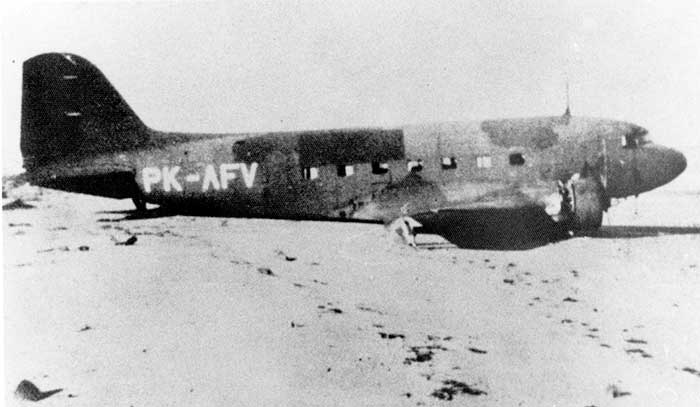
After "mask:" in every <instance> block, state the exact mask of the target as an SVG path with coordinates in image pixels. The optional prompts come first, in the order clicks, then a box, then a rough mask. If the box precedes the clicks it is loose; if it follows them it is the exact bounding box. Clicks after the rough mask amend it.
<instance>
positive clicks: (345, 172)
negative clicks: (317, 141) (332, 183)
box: [338, 165, 355, 177]
mask: <svg viewBox="0 0 700 407" xmlns="http://www.w3.org/2000/svg"><path fill="white" fill-rule="evenodd" d="M354 173H355V169H354V168H353V166H352V165H339V166H338V176H339V177H349V176H351V175H352V174H354Z"/></svg>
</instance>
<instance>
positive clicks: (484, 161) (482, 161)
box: [476, 155, 491, 168]
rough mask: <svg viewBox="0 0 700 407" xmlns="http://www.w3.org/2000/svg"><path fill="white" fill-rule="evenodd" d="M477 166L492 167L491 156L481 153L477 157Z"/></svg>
mask: <svg viewBox="0 0 700 407" xmlns="http://www.w3.org/2000/svg"><path fill="white" fill-rule="evenodd" d="M476 166H477V167H479V168H491V156H489V155H480V156H478V157H476Z"/></svg>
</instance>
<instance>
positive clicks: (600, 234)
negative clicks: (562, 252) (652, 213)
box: [577, 225, 700, 239]
mask: <svg viewBox="0 0 700 407" xmlns="http://www.w3.org/2000/svg"><path fill="white" fill-rule="evenodd" d="M664 235H700V227H697V226H630V225H617V226H602V227H601V228H600V229H598V230H592V231H587V232H584V233H579V234H577V236H585V237H592V238H597V239H636V238H641V237H656V236H664Z"/></svg>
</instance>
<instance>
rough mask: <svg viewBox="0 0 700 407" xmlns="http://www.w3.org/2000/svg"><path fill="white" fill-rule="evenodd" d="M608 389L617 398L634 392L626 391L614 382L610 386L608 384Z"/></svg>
mask: <svg viewBox="0 0 700 407" xmlns="http://www.w3.org/2000/svg"><path fill="white" fill-rule="evenodd" d="M608 391H609V392H610V393H611V394H612V396H613V398H615V399H616V398H618V397H624V396H629V395H631V394H632V393H630V392H628V391H624V390H622V389H620V388H619V387H617V386H616V385H614V384H611V385H610V386H608Z"/></svg>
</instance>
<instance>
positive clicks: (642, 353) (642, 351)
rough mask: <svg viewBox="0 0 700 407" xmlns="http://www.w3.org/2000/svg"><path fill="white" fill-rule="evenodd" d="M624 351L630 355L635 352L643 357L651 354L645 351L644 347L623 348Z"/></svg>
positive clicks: (649, 356)
mask: <svg viewBox="0 0 700 407" xmlns="http://www.w3.org/2000/svg"><path fill="white" fill-rule="evenodd" d="M625 352H627V353H628V354H630V355H631V354H633V353H637V354H639V355H641V356H642V357H643V358H651V355H650V354H649V353H647V352H646V351H645V350H644V349H639V348H634V349H625Z"/></svg>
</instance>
